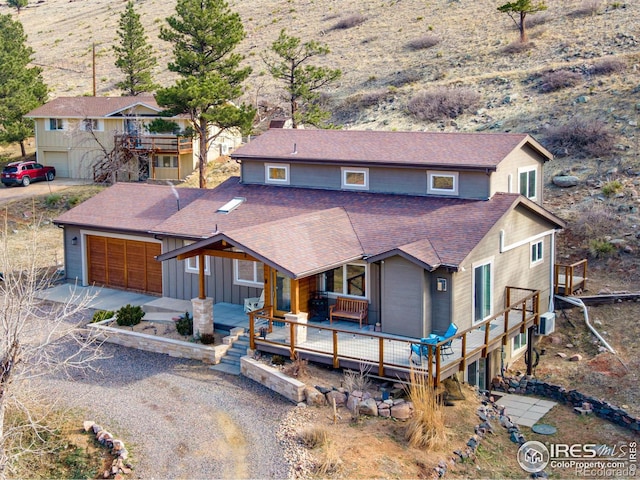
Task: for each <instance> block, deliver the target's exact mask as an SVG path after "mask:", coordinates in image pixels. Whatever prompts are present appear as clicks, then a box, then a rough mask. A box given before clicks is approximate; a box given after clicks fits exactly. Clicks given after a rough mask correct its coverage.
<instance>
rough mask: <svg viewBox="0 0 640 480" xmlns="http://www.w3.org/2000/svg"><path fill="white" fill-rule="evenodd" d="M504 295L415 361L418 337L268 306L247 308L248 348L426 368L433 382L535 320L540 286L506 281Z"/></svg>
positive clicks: (396, 369)
mask: <svg viewBox="0 0 640 480" xmlns="http://www.w3.org/2000/svg"><path fill="white" fill-rule="evenodd" d="M505 299H506V301H505V303H507V306H506V307H505V308H504V309H503V310H501V311H500V312H497V313H495V314H494V315H492V316H491V317H489V318H487V319H486V320H484V321H482V322H479V323H477V324H475V325H474V326H472V327H471V328H468V329H466V330H463V331H460V332H458V333H457V334H456V335H455V336H454V337H452V339H447V340H444V341H442V342H440V343H437V344H435V345H427V344H422V345H423V346H425V347H426V348H425V350H426V351H427V352H428V353H427V355H425V356H421V357H420V358H419V359H417V360H418V362H419V364H418V365H416V364H415V362H413V363H412V361H411V360H410V352H411V344H420V343H419V341H417V340H416V339H410V338H407V337H400V336H395V335H388V334H384V333H378V332H372V331H369V330H364V331H363V330H360V329H349V328H348V327H340V326H335V322H334V326H329V325H327V326H325V325H322V324H318V323H302V322H294V321H289V320H284V319H281V318H274V317H273V309H272V307H266V308H263V309H262V310H257V311H254V312H251V313H250V314H249V335H250V344H251V348H252V349H255V348H256V346H258V347H263V348H265V347H270V349H271V350H274V349H275V350H277V351H279V352H282V353H285V352H286V354H288V355H289V357H290V358H292V359H293V358H295V356H296V355H297V354H298V353H304V354H305V356H313V357H314V360H316V361H321V362H323V363H327V364H330V365H333V367H334V368H340V367H345V366H346V367H347V368H349V366H353V365H358V364H365V365H367V366H368V367H370V368H371V369H375V370H376V371H375V373H376V374H377V375H378V376H380V377H385V376H390V375H391V374H393V375H395V376H398V375H403V376H408V374H409V372H410V369H411V368H415V369H418V370H423V371H425V373H427V372H428V373H429V374H430V375H431V376H432V377H433V381H434V384H436V385H437V384H438V383H440V382H441V381H442V380H444V379H446V378H448V377H450V376H452V375H454V374H455V373H456V372H458V371H464V370H465V369H466V367H467V365H469V363H472V362H474V361H476V360H477V359H478V358H480V357H486V356H487V355H488V354H489V352H491V351H493V350H495V349H496V348H500V347H501V346H503V345H507V343H508V342H509V340H510V339H511V338H513V337H515V336H516V335H518V334H519V333H525V332H527V329H529V328H530V327H532V326H534V325H538V323H539V318H540V292H539V291H538V290H531V289H522V288H517V287H507V288H506V295H505ZM450 340H451V341H452V344H451V346H452V351H453V353H450V354H448V355H446V354H443V348H444V345H445V344H446V343H448V342H449V341H450ZM529 343H531V342H529ZM415 357H416V356H415V355H414V357H413V358H415ZM372 373H373V372H372Z"/></svg>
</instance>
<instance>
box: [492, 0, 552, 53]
mask: <svg viewBox="0 0 640 480" xmlns="http://www.w3.org/2000/svg"><path fill="white" fill-rule="evenodd" d="M546 9H547V5H546V4H545V2H544V0H540V1H538V2H534V0H516V1H515V2H509V3H505V4H504V5H501V6H499V7H498V10H499V11H500V12H502V13H506V14H507V15H509V16H510V17H511V20H513V22H514V23H515V24H516V26H517V27H518V31H519V32H520V42H521V43H526V42H527V40H528V38H527V24H526V23H525V18H526V17H527V14H529V13H536V12H541V11H543V10H546Z"/></svg>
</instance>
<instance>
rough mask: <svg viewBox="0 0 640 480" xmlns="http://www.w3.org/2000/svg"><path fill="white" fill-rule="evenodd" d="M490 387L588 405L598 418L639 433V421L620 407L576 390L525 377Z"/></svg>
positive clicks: (496, 381)
mask: <svg viewBox="0 0 640 480" xmlns="http://www.w3.org/2000/svg"><path fill="white" fill-rule="evenodd" d="M491 387H492V388H493V389H494V390H501V391H504V392H509V393H516V394H528V395H537V396H540V397H547V398H551V399H553V400H555V401H557V402H560V403H564V404H565V405H571V406H573V407H577V408H583V406H585V405H588V406H589V407H590V408H589V410H590V411H592V412H593V413H594V414H595V415H597V416H598V417H600V418H603V419H604V420H607V421H609V422H611V423H615V424H616V425H620V426H621V427H624V428H628V429H629V430H632V431H634V432H640V419H638V418H635V417H633V416H631V414H629V413H628V412H627V411H625V410H624V409H622V408H620V407H617V406H615V405H612V404H611V403H609V402H606V401H604V400H600V399H598V398H595V397H590V396H588V395H585V394H583V393H580V392H579V391H577V390H567V389H566V388H564V387H562V386H560V385H554V384H552V383H547V382H543V381H542V380H537V379H535V378H533V377H530V376H527V375H523V376H521V377H504V378H501V377H496V378H494V379H493V380H492V381H491Z"/></svg>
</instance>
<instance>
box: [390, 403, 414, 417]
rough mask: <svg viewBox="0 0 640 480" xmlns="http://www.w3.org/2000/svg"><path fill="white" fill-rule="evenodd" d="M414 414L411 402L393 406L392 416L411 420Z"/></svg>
mask: <svg viewBox="0 0 640 480" xmlns="http://www.w3.org/2000/svg"><path fill="white" fill-rule="evenodd" d="M412 414H413V404H412V403H411V402H403V403H399V404H396V405H394V406H393V407H391V416H392V417H393V418H396V419H398V420H409V418H411V415H412Z"/></svg>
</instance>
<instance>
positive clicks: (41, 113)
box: [26, 95, 162, 118]
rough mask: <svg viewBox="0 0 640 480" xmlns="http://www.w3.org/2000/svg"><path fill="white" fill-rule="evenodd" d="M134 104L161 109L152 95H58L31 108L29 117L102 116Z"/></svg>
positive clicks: (110, 114) (134, 105)
mask: <svg viewBox="0 0 640 480" xmlns="http://www.w3.org/2000/svg"><path fill="white" fill-rule="evenodd" d="M136 106H143V107H147V108H149V109H151V110H155V111H156V112H160V111H162V107H160V106H158V104H157V103H156V100H155V98H154V97H152V96H150V95H146V96H137V97H58V98H55V99H53V100H51V101H50V102H47V103H45V104H44V105H42V106H40V107H38V108H36V109H34V110H31V111H30V112H29V113H28V114H27V115H26V117H29V118H102V117H109V116H112V115H115V114H117V113H119V112H121V111H123V110H126V109H129V108H133V107H136Z"/></svg>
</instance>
